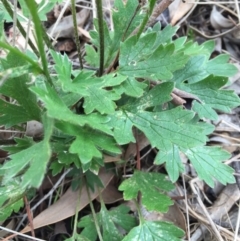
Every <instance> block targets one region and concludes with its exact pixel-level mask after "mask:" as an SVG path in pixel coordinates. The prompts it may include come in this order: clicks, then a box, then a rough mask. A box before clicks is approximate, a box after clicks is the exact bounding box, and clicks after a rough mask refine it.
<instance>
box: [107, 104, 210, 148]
mask: <svg viewBox="0 0 240 241" xmlns="http://www.w3.org/2000/svg"><path fill="white" fill-rule="evenodd" d="M194 115H195V114H194V112H192V111H187V110H183V109H181V107H177V108H174V109H172V110H167V111H163V112H147V111H140V112H138V113H131V112H117V113H116V119H114V122H115V127H114V137H115V139H116V141H117V142H118V143H121V144H123V141H127V142H129V141H131V140H133V135H132V126H133V125H134V126H135V127H137V128H138V129H140V130H141V131H142V132H143V133H144V134H145V135H146V137H147V138H148V140H149V141H150V143H151V145H152V146H153V147H157V148H158V149H160V150H163V151H169V150H171V148H172V145H176V146H178V147H182V148H193V147H196V146H200V145H204V144H205V143H206V141H207V137H206V133H205V132H204V130H205V128H206V127H207V129H206V130H207V131H213V126H211V125H210V124H205V125H204V126H203V125H202V124H200V123H199V122H198V120H194V119H193V118H194ZM110 124H112V123H111V122H110ZM123 125H124V128H125V129H124V132H121V126H123ZM196 133H198V135H196ZM125 134H127V136H124V135H125ZM208 134H209V133H208Z"/></svg>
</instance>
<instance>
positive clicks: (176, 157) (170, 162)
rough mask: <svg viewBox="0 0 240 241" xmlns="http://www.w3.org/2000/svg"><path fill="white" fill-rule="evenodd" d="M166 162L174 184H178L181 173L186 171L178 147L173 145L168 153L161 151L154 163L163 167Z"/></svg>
mask: <svg viewBox="0 0 240 241" xmlns="http://www.w3.org/2000/svg"><path fill="white" fill-rule="evenodd" d="M165 162H166V170H167V173H168V175H169V177H170V179H171V181H172V182H176V181H177V179H178V177H179V173H181V172H182V171H183V170H184V167H183V164H182V161H181V158H180V154H179V149H178V147H177V146H176V145H172V149H169V150H168V151H164V150H160V151H158V154H157V156H156V158H155V160H154V163H155V164H157V165H161V164H163V163H165Z"/></svg>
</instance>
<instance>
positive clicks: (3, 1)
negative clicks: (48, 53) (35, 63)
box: [2, 0, 39, 57]
mask: <svg viewBox="0 0 240 241" xmlns="http://www.w3.org/2000/svg"><path fill="white" fill-rule="evenodd" d="M2 3H3V5H4V7H5V8H6V10H7V12H8V14H9V15H10V17H11V18H12V19H13V10H12V9H11V6H10V4H9V3H8V0H2ZM16 23H17V27H18V29H19V31H20V33H21V34H22V36H23V37H24V38H26V32H25V30H24V28H23V27H22V25H21V23H20V22H19V20H18V19H16ZM28 42H29V46H30V47H31V49H32V50H33V52H34V53H35V54H36V55H37V56H38V57H39V53H38V50H37V49H36V47H35V45H34V44H33V42H32V40H31V39H29V40H28Z"/></svg>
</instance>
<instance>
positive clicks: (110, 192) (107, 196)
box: [97, 179, 123, 204]
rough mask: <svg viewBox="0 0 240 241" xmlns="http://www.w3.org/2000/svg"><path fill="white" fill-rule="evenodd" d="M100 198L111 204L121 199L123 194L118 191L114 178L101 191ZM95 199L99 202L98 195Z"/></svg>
mask: <svg viewBox="0 0 240 241" xmlns="http://www.w3.org/2000/svg"><path fill="white" fill-rule="evenodd" d="M101 198H102V200H103V202H104V203H106V204H112V203H115V202H118V201H120V200H122V199H123V195H122V193H121V192H119V191H118V189H117V187H116V184H115V181H114V179H113V180H112V181H111V182H110V183H109V184H108V185H107V187H106V188H105V189H104V190H103V192H102V193H101ZM97 201H99V202H100V198H99V197H97Z"/></svg>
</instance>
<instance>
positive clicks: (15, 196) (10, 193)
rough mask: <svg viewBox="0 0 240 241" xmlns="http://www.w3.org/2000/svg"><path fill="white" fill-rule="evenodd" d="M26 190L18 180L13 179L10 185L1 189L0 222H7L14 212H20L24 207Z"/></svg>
mask: <svg viewBox="0 0 240 241" xmlns="http://www.w3.org/2000/svg"><path fill="white" fill-rule="evenodd" d="M24 191H25V190H24V188H23V187H22V185H21V184H20V182H19V181H17V180H16V179H11V180H9V182H8V185H6V186H2V185H1V187H0V221H5V220H6V219H7V218H8V217H9V216H10V215H11V213H12V212H13V211H15V212H18V211H19V209H20V208H21V207H22V206H23V205H24V203H23V199H22V197H23V195H24Z"/></svg>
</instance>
